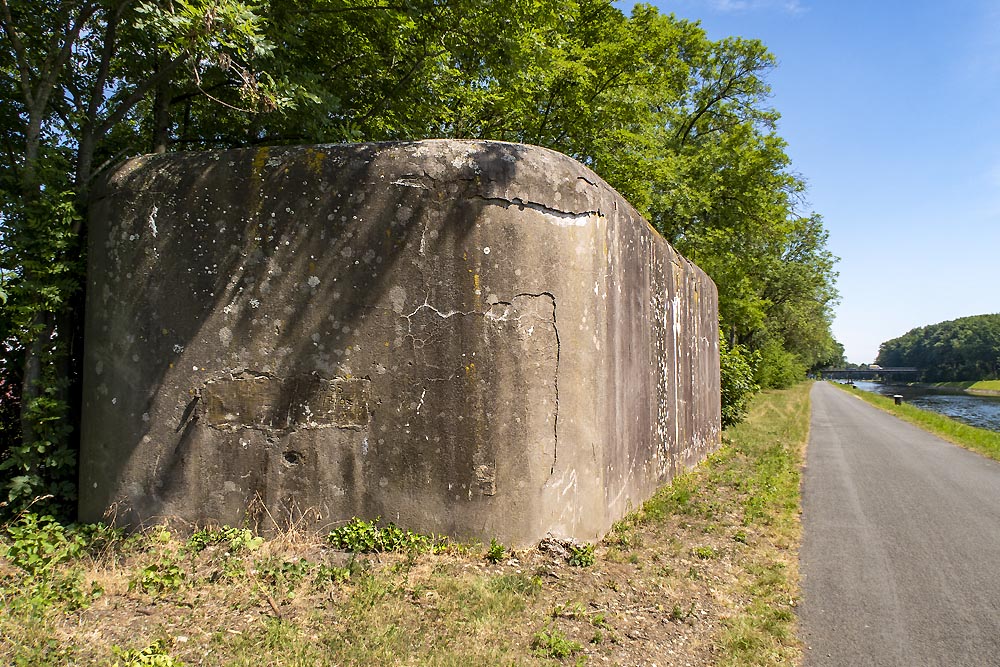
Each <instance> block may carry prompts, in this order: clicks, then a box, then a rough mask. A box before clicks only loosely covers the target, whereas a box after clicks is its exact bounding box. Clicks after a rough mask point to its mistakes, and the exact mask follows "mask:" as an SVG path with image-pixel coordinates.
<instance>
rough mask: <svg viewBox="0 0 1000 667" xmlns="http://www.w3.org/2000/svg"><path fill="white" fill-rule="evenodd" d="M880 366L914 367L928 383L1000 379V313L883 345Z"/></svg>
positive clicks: (915, 332)
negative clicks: (920, 371) (919, 370)
mask: <svg viewBox="0 0 1000 667" xmlns="http://www.w3.org/2000/svg"><path fill="white" fill-rule="evenodd" d="M875 362H876V363H877V364H878V365H880V366H887V367H892V366H913V367H916V368H919V369H921V370H922V371H923V376H922V379H923V380H924V381H925V382H951V381H969V382H976V381H979V380H998V379H1000V314H993V315H973V316H971V317H961V318H959V319H957V320H949V321H947V322H938V323H937V324H929V325H927V326H924V327H918V328H916V329H911V330H910V331H908V332H906V333H905V334H903V335H902V336H900V337H899V338H893V339H892V340H887V341H885V342H884V343H882V344H881V345H880V346H879V350H878V358H877V359H876V360H875Z"/></svg>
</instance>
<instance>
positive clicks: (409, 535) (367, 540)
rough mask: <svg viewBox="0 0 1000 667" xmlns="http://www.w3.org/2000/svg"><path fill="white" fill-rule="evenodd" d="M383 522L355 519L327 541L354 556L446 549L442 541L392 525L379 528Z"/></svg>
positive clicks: (388, 524)
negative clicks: (356, 554) (350, 552)
mask: <svg viewBox="0 0 1000 667" xmlns="http://www.w3.org/2000/svg"><path fill="white" fill-rule="evenodd" d="M380 519H381V517H376V518H375V520H374V521H365V520H364V519H359V518H357V517H355V518H353V519H351V521H350V522H348V523H347V525H345V526H341V527H339V528H335V529H334V530H332V531H331V532H330V534H329V535H328V536H327V541H328V542H329V543H330V544H332V545H333V546H335V547H337V548H338V549H346V550H348V551H353V552H355V553H378V552H382V551H415V552H425V551H433V550H435V549H438V548H441V547H442V546H443V545H444V541H443V540H441V539H438V538H434V537H430V536H427V535H421V534H419V533H414V532H411V531H409V530H404V529H402V528H400V527H399V526H397V525H396V524H394V523H392V522H390V523H387V524H386V525H384V526H379V525H378V522H379V520H380Z"/></svg>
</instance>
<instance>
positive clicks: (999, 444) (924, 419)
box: [833, 382, 1000, 461]
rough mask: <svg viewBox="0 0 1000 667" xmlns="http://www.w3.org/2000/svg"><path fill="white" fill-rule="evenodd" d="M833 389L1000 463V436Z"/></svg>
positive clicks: (927, 412)
mask: <svg viewBox="0 0 1000 667" xmlns="http://www.w3.org/2000/svg"><path fill="white" fill-rule="evenodd" d="M833 385H834V386H836V387H839V388H841V389H843V390H844V391H847V392H850V393H852V394H854V395H855V396H857V397H858V398H860V399H862V400H863V401H866V402H868V403H871V404H872V405H874V406H875V407H877V408H880V409H882V410H885V411H886V412H889V413H892V414H894V415H896V416H897V417H899V418H900V419H902V420H904V421H907V422H910V423H911V424H913V425H914V426H919V427H920V428H922V429H924V430H925V431H929V432H931V433H933V434H934V435H937V436H939V437H941V438H944V439H945V440H948V441H949V442H953V443H955V444H956V445H958V446H960V447H965V448H966V449H970V450H972V451H974V452H978V453H980V454H982V455H983V456H986V457H989V458H991V459H994V460H996V461H1000V433H997V432H995V431H989V430H987V429H984V428H976V427H975V426H969V425H968V424H963V423H962V422H960V421H957V420H954V419H951V418H950V417H946V416H944V415H942V414H938V413H937V412H932V411H930V410H922V409H920V408H918V407H915V406H913V405H909V404H907V403H903V404H902V405H896V404H895V402H894V401H893V399H891V398H889V397H888V396H880V395H879V394H874V393H872V392H870V391H864V390H863V389H858V388H857V387H851V386H848V385H843V384H840V383H837V382H834V383H833Z"/></svg>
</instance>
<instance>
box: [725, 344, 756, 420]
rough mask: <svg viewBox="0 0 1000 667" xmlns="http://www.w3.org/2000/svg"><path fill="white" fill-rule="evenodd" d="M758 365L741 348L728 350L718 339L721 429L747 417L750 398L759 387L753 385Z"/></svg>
mask: <svg viewBox="0 0 1000 667" xmlns="http://www.w3.org/2000/svg"><path fill="white" fill-rule="evenodd" d="M759 362H760V355H759V354H758V353H754V354H751V353H750V352H749V351H748V350H747V349H746V348H744V347H743V346H741V345H736V346H734V347H732V348H730V347H729V346H728V345H727V344H726V340H725V338H721V339H720V340H719V366H720V373H721V378H722V427H723V428H726V427H729V426H732V425H734V424H738V423H740V422H741V421H743V419H744V417H746V414H747V410H748V409H749V406H750V399H751V398H753V395H754V394H755V393H757V391H759V389H760V387H759V386H758V385H757V383H756V382H754V376H755V369H756V366H757V365H758V364H759Z"/></svg>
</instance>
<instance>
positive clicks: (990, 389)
mask: <svg viewBox="0 0 1000 667" xmlns="http://www.w3.org/2000/svg"><path fill="white" fill-rule="evenodd" d="M930 386H932V387H938V388H941V389H961V390H963V391H968V392H970V393H973V394H975V393H984V394H1000V380H979V381H978V382H935V383H933V384H931V385H930Z"/></svg>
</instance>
